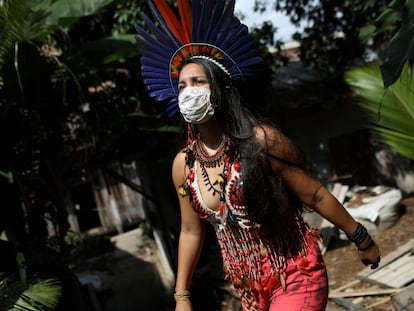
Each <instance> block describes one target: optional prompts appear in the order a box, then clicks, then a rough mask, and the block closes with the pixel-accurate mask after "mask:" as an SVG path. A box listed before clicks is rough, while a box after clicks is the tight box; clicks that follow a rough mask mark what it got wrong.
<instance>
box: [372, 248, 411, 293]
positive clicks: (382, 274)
mask: <svg viewBox="0 0 414 311" xmlns="http://www.w3.org/2000/svg"><path fill="white" fill-rule="evenodd" d="M412 271H414V256H410V254H409V253H407V254H405V255H404V256H402V257H400V258H398V259H397V260H395V261H393V262H392V263H390V264H388V265H386V266H385V267H384V268H382V269H381V270H379V271H377V272H375V273H373V274H371V275H370V276H369V279H370V280H373V281H375V282H376V283H381V284H384V286H387V287H392V288H401V287H403V286H404V285H407V284H408V283H410V282H411V281H413V280H414V273H412Z"/></svg>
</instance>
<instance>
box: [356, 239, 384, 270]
mask: <svg viewBox="0 0 414 311" xmlns="http://www.w3.org/2000/svg"><path fill="white" fill-rule="evenodd" d="M358 255H359V258H360V259H361V261H362V263H363V264H364V265H366V266H369V265H371V269H376V268H378V266H379V262H380V260H381V253H380V250H379V248H378V245H377V243H375V241H374V240H373V239H372V238H371V237H370V236H369V237H368V238H367V241H364V242H363V243H361V245H359V247H358Z"/></svg>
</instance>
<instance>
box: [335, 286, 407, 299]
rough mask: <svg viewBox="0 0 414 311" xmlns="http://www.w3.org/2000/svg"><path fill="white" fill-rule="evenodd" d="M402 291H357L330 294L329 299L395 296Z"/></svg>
mask: <svg viewBox="0 0 414 311" xmlns="http://www.w3.org/2000/svg"><path fill="white" fill-rule="evenodd" d="M400 291H401V289H399V288H388V289H368V290H357V291H354V292H351V291H349V292H337V293H330V294H329V298H347V297H365V296H380V295H390V294H395V293H398V292H400Z"/></svg>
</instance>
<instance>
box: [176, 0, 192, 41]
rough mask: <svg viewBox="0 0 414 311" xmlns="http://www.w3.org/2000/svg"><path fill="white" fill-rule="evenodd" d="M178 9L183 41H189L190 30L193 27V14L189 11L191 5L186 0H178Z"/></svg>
mask: <svg viewBox="0 0 414 311" xmlns="http://www.w3.org/2000/svg"><path fill="white" fill-rule="evenodd" d="M178 10H179V12H180V16H181V25H182V27H183V30H184V31H183V37H184V40H185V41H183V43H184V44H187V43H191V35H192V34H191V30H192V29H193V16H192V13H191V7H190V3H189V2H188V0H179V1H178Z"/></svg>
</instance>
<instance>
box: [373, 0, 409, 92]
mask: <svg viewBox="0 0 414 311" xmlns="http://www.w3.org/2000/svg"><path fill="white" fill-rule="evenodd" d="M389 11H390V12H389ZM388 12H389V14H390V15H392V16H395V15H398V16H399V17H400V18H399V21H400V22H401V27H400V28H399V29H398V32H397V33H396V34H395V36H394V37H393V38H392V39H391V42H390V44H389V46H388V59H386V62H385V63H384V64H382V65H381V74H382V77H383V80H384V86H385V87H388V86H390V85H392V84H393V83H394V82H395V81H396V80H397V79H398V77H399V76H400V74H401V72H402V70H403V66H404V64H405V63H406V62H407V61H408V62H410V63H412V62H414V35H413V34H414V0H406V1H393V2H392V4H390V5H389V6H388V8H387V9H386V10H385V12H384V14H386V13H388Z"/></svg>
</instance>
